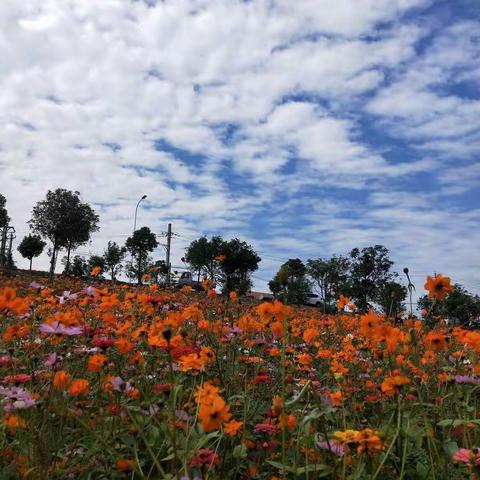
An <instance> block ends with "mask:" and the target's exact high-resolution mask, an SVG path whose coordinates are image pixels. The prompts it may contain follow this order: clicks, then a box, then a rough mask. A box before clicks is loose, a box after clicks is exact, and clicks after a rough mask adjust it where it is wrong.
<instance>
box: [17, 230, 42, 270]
mask: <svg viewBox="0 0 480 480" xmlns="http://www.w3.org/2000/svg"><path fill="white" fill-rule="evenodd" d="M45 245H46V243H45V242H44V241H43V240H42V238H41V237H40V236H39V235H27V236H25V237H24V238H23V240H22V241H21V243H20V245H19V246H18V249H17V250H18V251H19V252H20V255H22V257H23V258H27V259H28V260H30V271H31V270H32V260H33V258H34V257H38V256H39V255H41V253H42V252H43V249H44V248H45Z"/></svg>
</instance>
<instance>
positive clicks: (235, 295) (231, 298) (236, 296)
mask: <svg viewBox="0 0 480 480" xmlns="http://www.w3.org/2000/svg"><path fill="white" fill-rule="evenodd" d="M229 297H230V300H232V301H234V302H235V301H236V300H238V295H237V292H230V295H229Z"/></svg>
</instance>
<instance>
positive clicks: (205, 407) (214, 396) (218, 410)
mask: <svg viewBox="0 0 480 480" xmlns="http://www.w3.org/2000/svg"><path fill="white" fill-rule="evenodd" d="M194 396H195V402H196V403H197V404H198V405H199V409H198V418H199V420H200V423H201V425H202V428H203V430H204V432H211V431H212V430H218V429H219V428H220V427H221V426H222V424H225V423H228V422H229V421H230V419H231V417H232V414H231V413H230V407H228V405H226V403H225V401H224V400H223V398H222V397H221V396H220V395H219V393H218V388H217V387H214V386H213V385H212V384H211V383H209V382H205V383H204V385H203V386H202V387H198V388H197V390H196V392H195V395H194Z"/></svg>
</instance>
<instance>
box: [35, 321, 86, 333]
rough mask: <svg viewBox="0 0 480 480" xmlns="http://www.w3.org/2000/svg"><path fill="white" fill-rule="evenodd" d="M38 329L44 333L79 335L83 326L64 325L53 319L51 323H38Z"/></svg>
mask: <svg viewBox="0 0 480 480" xmlns="http://www.w3.org/2000/svg"><path fill="white" fill-rule="evenodd" d="M40 331H41V332H42V333H46V334H52V335H67V336H72V335H81V334H82V333H83V327H65V325H62V324H61V323H60V322H58V321H55V322H52V323H42V324H41V325H40Z"/></svg>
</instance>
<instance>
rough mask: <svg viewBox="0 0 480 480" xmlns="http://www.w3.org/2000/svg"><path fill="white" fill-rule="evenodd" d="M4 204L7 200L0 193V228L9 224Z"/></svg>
mask: <svg viewBox="0 0 480 480" xmlns="http://www.w3.org/2000/svg"><path fill="white" fill-rule="evenodd" d="M6 204H7V199H6V198H5V197H4V196H3V195H2V194H1V193H0V228H3V227H5V226H6V225H8V223H9V222H10V217H9V216H8V213H7V207H6Z"/></svg>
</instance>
